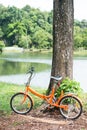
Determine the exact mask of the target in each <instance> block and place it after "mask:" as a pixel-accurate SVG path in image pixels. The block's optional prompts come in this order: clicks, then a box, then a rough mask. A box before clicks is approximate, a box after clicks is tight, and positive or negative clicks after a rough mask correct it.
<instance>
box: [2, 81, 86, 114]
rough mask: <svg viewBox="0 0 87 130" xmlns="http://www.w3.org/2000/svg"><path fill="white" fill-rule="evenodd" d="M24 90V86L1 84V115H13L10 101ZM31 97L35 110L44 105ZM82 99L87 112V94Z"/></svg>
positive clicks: (81, 95)
mask: <svg viewBox="0 0 87 130" xmlns="http://www.w3.org/2000/svg"><path fill="white" fill-rule="evenodd" d="M24 90H25V87H24V86H19V85H14V84H8V83H2V82H0V115H1V114H11V113H12V110H11V108H10V99H11V97H12V95H13V94H15V93H17V92H24ZM35 90H37V91H38V92H39V93H45V92H46V91H45V90H43V89H41V88H38V89H35ZM31 96H32V98H33V100H34V109H35V108H37V107H39V106H40V105H41V104H42V102H43V100H41V99H40V98H38V97H36V96H34V95H32V94H31ZM80 99H81V100H82V103H83V110H84V111H86V112H87V93H84V92H82V93H81V94H80Z"/></svg>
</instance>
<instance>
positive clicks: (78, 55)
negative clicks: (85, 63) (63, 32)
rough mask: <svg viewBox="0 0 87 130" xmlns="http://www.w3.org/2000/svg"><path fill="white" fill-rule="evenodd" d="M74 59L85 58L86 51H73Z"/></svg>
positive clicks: (86, 55)
mask: <svg viewBox="0 0 87 130" xmlns="http://www.w3.org/2000/svg"><path fill="white" fill-rule="evenodd" d="M74 56H75V57H87V50H83V49H79V50H77V51H74Z"/></svg>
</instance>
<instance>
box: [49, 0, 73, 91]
mask: <svg viewBox="0 0 87 130" xmlns="http://www.w3.org/2000/svg"><path fill="white" fill-rule="evenodd" d="M53 6H54V7H53V59H52V71H51V75H52V76H56V75H60V76H62V77H63V78H65V77H69V78H70V79H72V78H73V23H74V9H73V0H54V1H53ZM51 82H52V80H51ZM51 82H50V85H49V88H50V89H51Z"/></svg>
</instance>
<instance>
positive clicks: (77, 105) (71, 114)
mask: <svg viewBox="0 0 87 130" xmlns="http://www.w3.org/2000/svg"><path fill="white" fill-rule="evenodd" d="M59 105H68V109H67V110H64V108H60V107H59V111H60V114H61V115H62V116H63V117H64V118H66V119H71V120H73V119H77V118H78V117H79V116H80V115H81V113H82V103H81V102H80V100H79V99H78V98H77V97H75V96H64V97H63V98H62V99H61V100H60V102H59Z"/></svg>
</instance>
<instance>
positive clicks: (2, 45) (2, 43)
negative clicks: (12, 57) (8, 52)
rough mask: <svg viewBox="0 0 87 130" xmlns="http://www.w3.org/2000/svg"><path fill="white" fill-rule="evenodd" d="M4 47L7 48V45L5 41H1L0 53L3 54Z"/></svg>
mask: <svg viewBox="0 0 87 130" xmlns="http://www.w3.org/2000/svg"><path fill="white" fill-rule="evenodd" d="M3 47H5V44H4V42H3V41H0V52H2V49H3Z"/></svg>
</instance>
